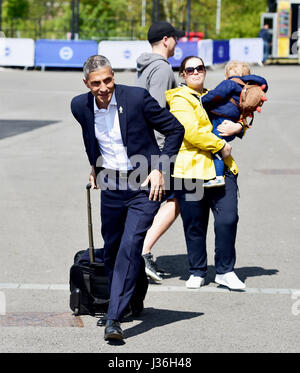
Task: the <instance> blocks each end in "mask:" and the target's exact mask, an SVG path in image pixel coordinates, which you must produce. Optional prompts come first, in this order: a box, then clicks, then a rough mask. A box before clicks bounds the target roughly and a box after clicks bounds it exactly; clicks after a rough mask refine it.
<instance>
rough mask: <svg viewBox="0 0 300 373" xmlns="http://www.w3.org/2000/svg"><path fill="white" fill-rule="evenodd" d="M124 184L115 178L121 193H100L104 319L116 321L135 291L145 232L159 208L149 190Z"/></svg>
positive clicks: (102, 191)
mask: <svg viewBox="0 0 300 373" xmlns="http://www.w3.org/2000/svg"><path fill="white" fill-rule="evenodd" d="M124 183H127V180H118V178H117V180H116V186H117V188H118V187H120V184H122V187H121V189H122V190H120V189H119V190H111V189H106V190H101V224H102V228H101V232H102V237H103V240H104V265H105V269H106V273H107V276H108V282H109V290H110V302H109V308H108V314H107V317H108V319H112V320H119V321H121V320H122V316H123V314H124V311H125V308H126V306H127V305H128V303H129V301H130V298H131V296H132V293H133V291H134V289H135V285H136V280H137V277H138V273H139V268H140V265H141V260H142V257H141V254H142V249H143V243H144V239H145V235H146V232H147V230H148V229H149V228H150V226H151V225H152V221H153V218H154V216H155V214H156V212H157V211H158V209H159V207H160V202H157V201H151V200H149V192H148V190H141V189H139V190H132V189H131V188H130V187H129V186H128V185H127V188H125V187H126V185H125V187H124ZM100 185H101V184H100ZM124 189H125V190H124Z"/></svg>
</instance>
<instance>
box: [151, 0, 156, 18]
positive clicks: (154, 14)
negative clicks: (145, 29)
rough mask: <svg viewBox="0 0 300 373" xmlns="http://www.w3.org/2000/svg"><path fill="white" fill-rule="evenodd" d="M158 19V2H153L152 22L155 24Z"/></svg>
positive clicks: (153, 0)
mask: <svg viewBox="0 0 300 373" xmlns="http://www.w3.org/2000/svg"><path fill="white" fill-rule="evenodd" d="M155 18H156V0H152V22H155Z"/></svg>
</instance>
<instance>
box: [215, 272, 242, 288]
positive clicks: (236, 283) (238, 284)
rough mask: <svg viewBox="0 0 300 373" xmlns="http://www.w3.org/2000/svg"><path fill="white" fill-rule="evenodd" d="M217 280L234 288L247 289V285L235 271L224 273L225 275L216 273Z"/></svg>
mask: <svg viewBox="0 0 300 373" xmlns="http://www.w3.org/2000/svg"><path fill="white" fill-rule="evenodd" d="M215 282H216V283H218V284H220V285H224V286H227V287H228V288H229V289H233V290H237V289H245V287H246V285H245V284H244V283H243V282H242V281H241V280H240V279H239V278H238V277H237V275H236V274H235V273H234V272H227V273H224V275H216V278H215Z"/></svg>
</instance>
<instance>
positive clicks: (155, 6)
mask: <svg viewBox="0 0 300 373" xmlns="http://www.w3.org/2000/svg"><path fill="white" fill-rule="evenodd" d="M159 17H160V14H159V0H152V22H155V21H159Z"/></svg>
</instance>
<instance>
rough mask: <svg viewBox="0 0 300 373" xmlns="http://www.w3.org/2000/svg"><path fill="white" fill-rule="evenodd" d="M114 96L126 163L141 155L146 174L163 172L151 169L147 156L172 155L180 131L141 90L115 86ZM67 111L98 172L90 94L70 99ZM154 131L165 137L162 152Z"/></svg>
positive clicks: (92, 103) (91, 97) (92, 107)
mask: <svg viewBox="0 0 300 373" xmlns="http://www.w3.org/2000/svg"><path fill="white" fill-rule="evenodd" d="M115 96H116V101H117V112H118V115H119V123H120V130H121V136H122V140H123V144H124V146H125V147H126V149H127V155H128V157H129V159H130V157H131V156H135V155H143V156H144V157H146V159H147V161H148V170H150V169H151V168H152V169H153V168H158V169H162V170H163V171H167V170H164V169H163V167H162V166H161V165H159V164H156V165H155V166H154V167H153V165H152V167H151V155H167V156H169V157H172V156H174V155H176V154H177V153H178V151H179V148H180V146H181V143H182V140H183V137H184V127H183V126H182V125H181V123H180V122H178V120H177V119H176V118H175V117H174V116H173V115H172V114H171V113H170V112H169V111H168V110H167V109H165V108H161V107H160V106H159V104H158V102H157V101H156V100H155V99H154V98H153V97H152V96H151V95H150V94H149V92H148V91H147V90H145V89H143V88H139V87H131V86H125V85H120V84H115ZM71 111H72V113H73V115H74V117H75V118H76V120H77V121H78V122H79V123H80V125H81V128H82V136H83V141H84V145H85V150H86V153H87V156H88V159H89V162H90V164H91V165H92V166H94V167H95V170H96V172H98V171H99V168H98V167H96V165H97V159H98V158H99V156H100V149H99V144H98V141H97V139H96V136H95V126H94V122H95V118H94V96H93V95H92V94H91V92H88V93H84V94H81V95H79V96H76V97H74V98H73V99H72V102H71ZM154 129H155V130H156V131H158V132H160V133H162V134H163V135H164V136H165V137H166V138H165V144H164V147H163V149H162V151H160V150H159V147H158V145H157V142H156V139H155V135H154Z"/></svg>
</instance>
